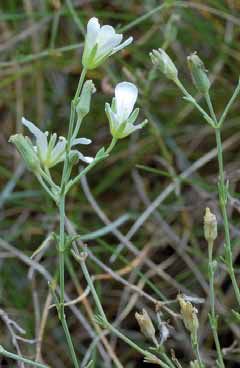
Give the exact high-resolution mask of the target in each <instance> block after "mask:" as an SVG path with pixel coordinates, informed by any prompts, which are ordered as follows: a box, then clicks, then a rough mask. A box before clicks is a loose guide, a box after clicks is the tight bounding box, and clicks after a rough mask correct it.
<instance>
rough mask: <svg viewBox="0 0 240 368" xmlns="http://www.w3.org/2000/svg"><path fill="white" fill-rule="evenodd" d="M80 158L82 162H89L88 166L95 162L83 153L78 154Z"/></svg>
mask: <svg viewBox="0 0 240 368" xmlns="http://www.w3.org/2000/svg"><path fill="white" fill-rule="evenodd" d="M78 157H79V159H80V160H82V161H84V162H87V163H88V164H90V163H91V162H93V160H94V158H93V157H89V156H83V154H82V153H81V152H78Z"/></svg>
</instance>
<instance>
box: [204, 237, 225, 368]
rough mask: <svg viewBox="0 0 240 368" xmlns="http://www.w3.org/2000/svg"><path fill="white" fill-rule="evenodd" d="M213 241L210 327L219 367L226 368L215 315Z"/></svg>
mask: <svg viewBox="0 0 240 368" xmlns="http://www.w3.org/2000/svg"><path fill="white" fill-rule="evenodd" d="M212 254H213V241H211V242H209V244H208V274H209V284H210V307H211V313H210V315H209V319H210V325H211V328H212V333H213V338H214V342H215V346H216V349H217V356H218V365H219V367H221V368H225V365H224V361H223V355H222V350H221V346H220V342H219V338H218V333H217V316H216V314H215V293H214V267H213V256H212Z"/></svg>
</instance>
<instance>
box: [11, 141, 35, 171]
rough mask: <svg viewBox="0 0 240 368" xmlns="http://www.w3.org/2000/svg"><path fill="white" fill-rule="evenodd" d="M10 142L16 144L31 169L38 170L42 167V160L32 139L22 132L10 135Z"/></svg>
mask: <svg viewBox="0 0 240 368" xmlns="http://www.w3.org/2000/svg"><path fill="white" fill-rule="evenodd" d="M9 142H10V143H13V144H14V145H15V146H16V148H17V150H18V152H19V153H20V155H21V156H22V158H23V160H24V162H25V163H26V166H27V168H28V169H29V170H30V171H33V172H37V171H38V170H39V168H40V161H39V158H38V155H37V153H36V151H35V150H34V146H33V144H32V142H31V141H30V139H29V138H28V137H24V136H23V135H22V134H15V135H12V136H11V137H10V139H9Z"/></svg>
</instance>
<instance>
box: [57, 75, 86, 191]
mask: <svg viewBox="0 0 240 368" xmlns="http://www.w3.org/2000/svg"><path fill="white" fill-rule="evenodd" d="M86 73H87V69H85V68H83V69H82V72H81V75H80V78H79V82H78V86H77V90H76V93H75V96H74V98H73V100H72V102H71V111H70V120H69V127H68V136H67V146H66V158H65V160H64V165H63V173H62V180H61V187H62V185H63V184H64V183H66V182H67V181H68V179H69V176H70V174H71V168H69V153H70V150H71V142H72V136H73V131H74V121H75V115H76V103H77V99H78V97H79V95H80V92H81V89H82V86H83V83H84V80H85V76H86Z"/></svg>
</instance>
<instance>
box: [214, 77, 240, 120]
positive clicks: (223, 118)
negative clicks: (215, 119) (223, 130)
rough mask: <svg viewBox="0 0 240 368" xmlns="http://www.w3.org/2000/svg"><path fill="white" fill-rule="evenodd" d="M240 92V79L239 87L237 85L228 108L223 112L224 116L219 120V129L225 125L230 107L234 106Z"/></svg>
mask: <svg viewBox="0 0 240 368" xmlns="http://www.w3.org/2000/svg"><path fill="white" fill-rule="evenodd" d="M239 91H240V79H239V81H238V85H237V87H236V89H235V91H234V93H233V95H232V97H231V98H230V100H229V102H228V103H227V106H226V108H225V110H224V111H223V114H222V116H221V118H220V119H219V125H218V126H219V127H220V126H221V125H222V124H223V123H224V120H225V118H226V116H227V113H228V111H229V109H230V107H231V106H232V104H233V103H234V101H235V99H236V97H237V95H238V94H239Z"/></svg>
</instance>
